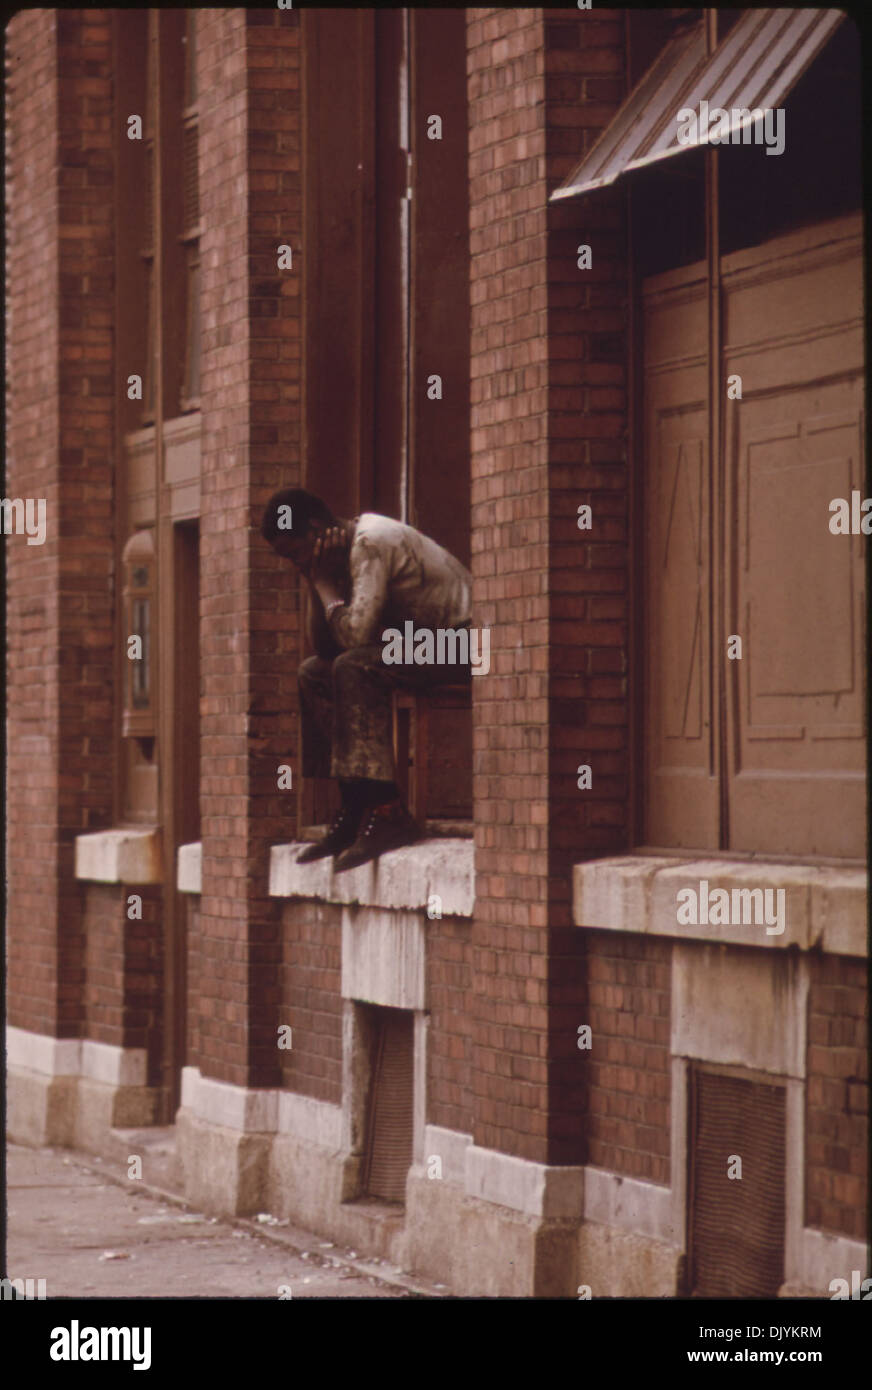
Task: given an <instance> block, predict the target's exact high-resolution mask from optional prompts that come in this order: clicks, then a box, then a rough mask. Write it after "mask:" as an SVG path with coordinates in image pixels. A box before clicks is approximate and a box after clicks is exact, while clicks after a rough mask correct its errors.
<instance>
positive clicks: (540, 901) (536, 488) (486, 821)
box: [467, 9, 628, 1164]
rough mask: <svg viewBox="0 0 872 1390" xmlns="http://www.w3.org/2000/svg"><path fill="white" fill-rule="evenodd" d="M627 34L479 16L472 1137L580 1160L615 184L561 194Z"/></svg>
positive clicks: (607, 100)
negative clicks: (486, 654)
mask: <svg viewBox="0 0 872 1390" xmlns="http://www.w3.org/2000/svg"><path fill="white" fill-rule="evenodd" d="M622 29H623V16H622V15H621V14H617V13H615V12H609V13H605V12H603V13H601V14H597V13H596V12H595V11H594V12H587V11H578V12H574V11H573V12H567V11H550V10H546V11H542V10H533V9H523V10H470V11H468V65H467V71H468V77H469V100H470V230H471V253H472V286H471V300H472V343H471V349H472V362H471V370H472V396H471V402H472V421H471V449H472V527H473V532H472V571H473V576H474V580H475V591H474V598H475V618H474V621H475V623H476V625H477V626H482V627H489V628H490V629H491V653H492V656H491V672H490V674H489V675H488V676H487V677H484V678H482V679H480V680H478V681H475V682H474V683H473V688H474V796H475V822H476V868H477V881H476V909H475V921H474V926H473V987H472V991H471V996H470V1000H471V1007H472V1008H473V1010H474V1011H475V1019H474V1025H473V1063H472V1092H473V1136H474V1140H475V1143H476V1144H477V1145H480V1146H482V1147H484V1148H490V1149H498V1150H502V1151H504V1152H507V1153H511V1154H515V1155H517V1156H519V1157H522V1158H527V1159H532V1160H535V1161H537V1162H540V1163H547V1164H559V1163H564V1164H565V1163H569V1164H574V1163H581V1162H583V1161H584V1157H585V1144H584V1110H585V1094H584V1089H583V1081H582V1077H583V1073H582V1072H581V1071H580V1069H579V1065H578V1058H579V1053H578V1050H577V1034H576V1029H577V1027H578V1025H579V1024H581V1023H585V1022H587V1021H588V1020H587V1019H586V1017H585V1016H584V1003H583V1000H584V956H583V943H582V937H581V933H580V932H579V931H578V929H577V928H574V927H573V926H572V925H571V917H570V903H569V898H570V891H571V881H570V870H571V865H572V863H573V862H574V861H575V860H578V859H582V858H585V857H589V856H591V855H596V854H602V853H604V852H607V851H609V850H615V849H617V848H619V847H620V845H621V844H622V843H624V842H625V840H624V837H625V835H626V815H627V804H626V786H625V779H626V771H627V766H626V758H627V737H628V715H627V708H626V690H625V672H626V648H627V632H626V611H625V604H626V573H625V570H626V561H627V554H626V547H625V546H624V545H622V544H621V542H622V541H623V540H624V538H625V530H624V528H625V514H626V489H627V478H626V457H625V444H624V430H625V415H624V408H625V404H626V401H625V386H626V383H625V380H624V366H623V364H624V361H625V358H624V355H623V353H624V339H623V336H622V334H623V328H624V322H625V320H624V311H625V304H624V300H625V290H624V284H625V281H624V275H625V263H624V260H623V254H624V253H623V248H622V246H621V244H620V237H621V227H622V201H621V199H620V197H617V198H616V197H615V195H606V196H604V197H602V198H601V199H600V201H599V202H598V203H596V204H593V203H591V204H587V205H585V206H584V207H580V206H579V205H578V204H572V205H571V206H570V208H569V209H566V208H565V207H563V208H551V207H549V206H548V201H547V200H548V196H549V194H550V193H551V192H552V191H553V190H554V188H555V187H557V184H558V183H559V181H560V180H561V179H562V178H563V177H564V176H565V175H566V174H567V173H568V172H569V170H570V169H571V167H572V165H573V163H574V162H575V161H576V160H577V159H578V158H579V157H580V154H581V153H582V150H583V148H585V147H586V145H584V144H583V141H586V142H587V143H589V142H590V140H591V139H592V138H593V137H594V136H595V134H596V133H597V132H598V130H599V129H601V128H602V126H603V125H604V124H606V122H607V121H608V120H609V119H610V118H611V116H612V114H613V113H614V111H615V109H616V108H617V105H618V103H619V100H620V98H621V96H622V74H623V47H622ZM598 196H599V195H598ZM580 242H588V243H590V244H591V245H592V247H593V251H594V271H593V272H584V271H580V270H579V269H578V267H577V257H576V250H575V248H576V246H577V245H578V244H579V243H580ZM580 503H590V504H591V505H592V507H593V529H592V530H591V531H584V532H582V531H580V530H579V529H578V527H577V508H578V505H579V504H580ZM584 762H586V763H590V764H591V765H592V768H593V788H592V790H591V791H587V792H585V791H581V790H579V789H578V787H577V780H576V768H577V767H578V765H579V764H580V763H584Z"/></svg>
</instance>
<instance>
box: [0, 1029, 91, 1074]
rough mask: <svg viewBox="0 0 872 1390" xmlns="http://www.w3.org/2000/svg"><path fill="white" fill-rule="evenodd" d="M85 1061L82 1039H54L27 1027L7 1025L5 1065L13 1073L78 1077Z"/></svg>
mask: <svg viewBox="0 0 872 1390" xmlns="http://www.w3.org/2000/svg"><path fill="white" fill-rule="evenodd" d="M81 1062H82V1041H81V1038H51V1037H48V1036H47V1035H46V1034H45V1033H31V1032H30V1031H29V1030H28V1029H26V1028H16V1027H14V1026H13V1024H11V1023H7V1025H6V1064H7V1066H8V1067H9V1070H10V1071H13V1070H15V1071H32V1072H38V1073H39V1075H40V1076H78V1075H79V1071H80V1069H81Z"/></svg>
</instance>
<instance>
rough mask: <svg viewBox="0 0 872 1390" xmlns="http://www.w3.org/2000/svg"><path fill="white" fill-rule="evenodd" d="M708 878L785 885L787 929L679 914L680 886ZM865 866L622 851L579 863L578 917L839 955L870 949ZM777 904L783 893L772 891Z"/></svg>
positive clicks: (606, 926)
mask: <svg viewBox="0 0 872 1390" xmlns="http://www.w3.org/2000/svg"><path fill="white" fill-rule="evenodd" d="M702 880H706V881H707V882H708V893H709V896H710V895H711V894H712V893H713V892H714V890H715V889H717V888H723V889H726V890H727V892H728V893H730V894H731V895H732V891H733V890H734V889H754V888H762V889H764V891H765V890H766V889H771V890H774V892H777V890H778V889H782V888H783V889H784V890H785V897H784V900H783V901H784V904H785V914H784V917H785V924H784V931H783V932H781V933H780V934H779V933H775V932H772V934H771V935H770V934H769V933H768V932H767V929H766V926H765V925H762V924H760V925H758V924H756V923H750V924H749V923H737V922H735V921H734V922H732V923H731V924H712V923H710V922H707V923H697V924H692V923H682V922H679V921H678V902H677V894H678V892H679V890H680V889H683V888H693V889H694V890H695V891H696V892H697V893H698V892H699V885H700V883H701V881H702ZM867 887H868V884H867V875H866V871H865V870H864V869H855V868H836V867H832V866H822V865H817V866H815V865H809V864H797V863H787V862H775V861H772V860H769V861H763V860H752V859H740V858H733V859H724V858H717V859H704V858H699V857H695V858H689V857H685V858H679V859H676V858H675V857H674V856H673V855H659V856H658V855H649V854H646V855H632V854H631V855H621V856H619V857H616V858H614V859H599V860H596V859H595V860H591V861H590V862H589V863H585V864H576V865H575V868H574V870H573V920H574V921H575V924H576V926H579V927H595V928H597V929H598V930H601V931H603V930H604V931H624V932H637V933H642V934H644V935H649V936H665V937H673V938H677V939H679V940H683V941H706V942H717V943H724V944H730V945H734V946H759V947H764V948H769V949H770V950H783V949H785V948H786V947H788V946H797V947H799V949H800V950H801V951H810V950H812V949H818V950H822V951H826V952H829V953H831V954H833V955H843V956H860V957H863V956H865V955H866V954H867V951H868V944H867V934H866V898H867ZM770 901H771V902H772V903H773V904H774V903H775V902H776V901H777V899H776V898H775V897H774V896H772V897H771V899H770Z"/></svg>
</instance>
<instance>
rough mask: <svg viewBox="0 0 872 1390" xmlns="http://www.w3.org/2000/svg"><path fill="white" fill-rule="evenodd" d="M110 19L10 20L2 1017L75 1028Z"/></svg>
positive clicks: (99, 649) (101, 436) (96, 679)
mask: <svg viewBox="0 0 872 1390" xmlns="http://www.w3.org/2000/svg"><path fill="white" fill-rule="evenodd" d="M110 25H111V15H110V13H109V12H108V11H106V12H101V11H96V10H88V11H83V10H70V11H58V10H36V11H31V10H27V11H21V12H20V13H19V14H17V15H16V16H15V17H14V18H13V19H12V21H11V23H10V25H9V28H8V30H7V41H8V48H7V52H8V87H7V120H8V134H7V140H8V144H7V190H6V191H7V223H6V226H7V236H8V245H7V258H8V259H7V274H8V281H7V283H8V294H9V300H8V305H9V322H8V338H7V358H6V364H7V411H8V415H7V429H8V436H7V458H6V462H7V471H6V484H5V493H4V496H5V497H6V498H7V499H14V498H21V499H26V498H30V499H34V500H36V499H41V498H44V499H45V503H46V533H45V543H44V544H42V545H36V544H34V545H29V544H28V541H27V538H26V537H25V536H21V535H9V536H8V537H6V539H5V540H4V542H3V544H4V545H5V548H6V566H7V583H8V608H7V613H8V645H7V672H8V687H7V689H8V695H7V699H8V718H9V722H8V749H7V756H8V760H9V761H8V764H7V766H8V774H7V776H8V781H7V797H8V801H7V807H8V827H9V828H8V894H9V901H8V913H7V925H8V970H9V974H8V990H7V1002H8V1015H7V1017H8V1022H9V1024H10V1025H11V1026H12V1027H13V1028H21V1029H24V1030H26V1031H28V1032H30V1033H37V1034H43V1035H47V1036H49V1037H52V1038H75V1037H78V1036H80V1034H81V1030H82V1021H83V1010H84V929H83V892H82V887H81V885H80V884H78V883H77V882H76V880H75V878H74V845H75V837H76V836H77V835H78V834H80V833H82V832H83V831H87V830H95V829H101V828H104V827H106V826H109V825H111V823H112V759H113V736H112V687H113V626H112V614H113V608H112V604H113V590H112V582H113V511H112V499H113V468H114V464H113V458H114V454H113V435H112V431H113V411H114V397H113V380H112V316H113V307H114V305H113V268H112V267H113V250H114V248H113V227H112V181H113V163H112V128H111V126H112V81H111V44H110Z"/></svg>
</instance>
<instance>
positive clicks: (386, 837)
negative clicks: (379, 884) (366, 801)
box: [333, 801, 421, 874]
mask: <svg viewBox="0 0 872 1390" xmlns="http://www.w3.org/2000/svg"><path fill="white" fill-rule="evenodd" d="M420 838H421V831H420V828H419V826H418V823H417V821H415V820H413V819H412V817H411V816H410V815H409V813H408V811H407V810H406V808H405V806H404V805H403V804H402V802H401V801H391V802H388V803H387V804H386V805H384V806H371V807H370V808H369V810H368V811H367V812H366V813H365V814H364V818H363V820H362V822H361V825H360V830H359V832H358V835H357V838H356V840H355V841H354V843H353V845H351V847H350V848H349V849H347V850H345V851H344V853H343V854H340V855H339V857H338V858H337V860H336V863H335V864H334V866H333V872H334V873H337V874H340V873H342V872H343V870H345V869H356V868H357V867H358V866H359V865H360V864H368V863H369V861H370V860H371V859H377V858H378V856H379V855H380V854H385V853H386V852H387V851H388V850H391V849H402V847H403V845H412V844H414V843H415V841H416V840H420Z"/></svg>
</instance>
